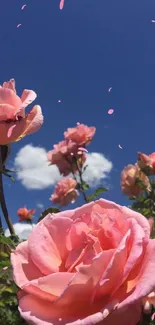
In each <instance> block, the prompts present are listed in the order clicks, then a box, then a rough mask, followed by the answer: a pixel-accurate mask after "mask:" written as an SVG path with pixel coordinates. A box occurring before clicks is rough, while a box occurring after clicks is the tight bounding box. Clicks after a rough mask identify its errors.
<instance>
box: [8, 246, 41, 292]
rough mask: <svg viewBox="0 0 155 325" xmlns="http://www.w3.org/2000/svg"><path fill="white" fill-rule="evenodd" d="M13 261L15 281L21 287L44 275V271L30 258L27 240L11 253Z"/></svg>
mask: <svg viewBox="0 0 155 325" xmlns="http://www.w3.org/2000/svg"><path fill="white" fill-rule="evenodd" d="M11 263H12V267H13V270H14V279H15V282H16V284H17V285H18V286H19V287H20V288H21V287H22V286H24V285H25V284H27V283H28V282H29V281H31V280H33V279H38V278H39V277H42V276H43V273H41V272H40V270H39V269H38V268H37V267H36V265H35V264H34V263H33V262H32V260H31V259H30V256H29V254H28V242H27V241H25V242H23V243H20V244H19V245H18V246H17V248H16V250H15V251H13V252H12V253H11Z"/></svg>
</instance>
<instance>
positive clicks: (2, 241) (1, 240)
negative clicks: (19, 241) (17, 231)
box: [0, 235, 15, 248]
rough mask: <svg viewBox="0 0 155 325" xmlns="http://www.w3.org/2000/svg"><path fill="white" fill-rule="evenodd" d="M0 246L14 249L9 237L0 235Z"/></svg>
mask: <svg viewBox="0 0 155 325" xmlns="http://www.w3.org/2000/svg"><path fill="white" fill-rule="evenodd" d="M0 244H5V245H8V246H11V247H14V248H15V244H14V242H13V240H11V238H10V237H5V236H3V235H0Z"/></svg>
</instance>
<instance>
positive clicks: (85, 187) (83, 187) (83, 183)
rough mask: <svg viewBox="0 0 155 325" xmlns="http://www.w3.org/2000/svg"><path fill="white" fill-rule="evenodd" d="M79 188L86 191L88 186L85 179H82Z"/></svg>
mask: <svg viewBox="0 0 155 325" xmlns="http://www.w3.org/2000/svg"><path fill="white" fill-rule="evenodd" d="M81 188H82V190H84V191H86V190H89V188H90V186H89V185H88V184H87V183H86V182H85V181H82V184H81Z"/></svg>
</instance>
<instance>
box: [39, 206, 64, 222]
mask: <svg viewBox="0 0 155 325" xmlns="http://www.w3.org/2000/svg"><path fill="white" fill-rule="evenodd" d="M58 212H60V210H59V209H58V208H53V207H49V208H47V209H46V210H45V211H43V213H42V214H41V216H40V218H39V219H38V222H39V221H41V220H42V219H44V218H45V217H46V216H47V214H49V213H51V214H52V213H58Z"/></svg>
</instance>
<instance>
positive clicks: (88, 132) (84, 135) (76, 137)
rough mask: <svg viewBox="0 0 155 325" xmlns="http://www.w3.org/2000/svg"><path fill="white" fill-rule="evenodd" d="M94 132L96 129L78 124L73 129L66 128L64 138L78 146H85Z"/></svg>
mask: <svg viewBox="0 0 155 325" xmlns="http://www.w3.org/2000/svg"><path fill="white" fill-rule="evenodd" d="M95 132H96V128H95V127H94V126H90V127H89V126H87V125H85V124H80V123H78V125H77V126H76V127H74V128H68V129H67V131H66V132H64V137H65V139H66V140H70V141H73V142H75V143H77V144H78V145H79V146H86V145H88V144H89V143H90V142H91V141H92V138H93V137H94V135H95Z"/></svg>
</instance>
